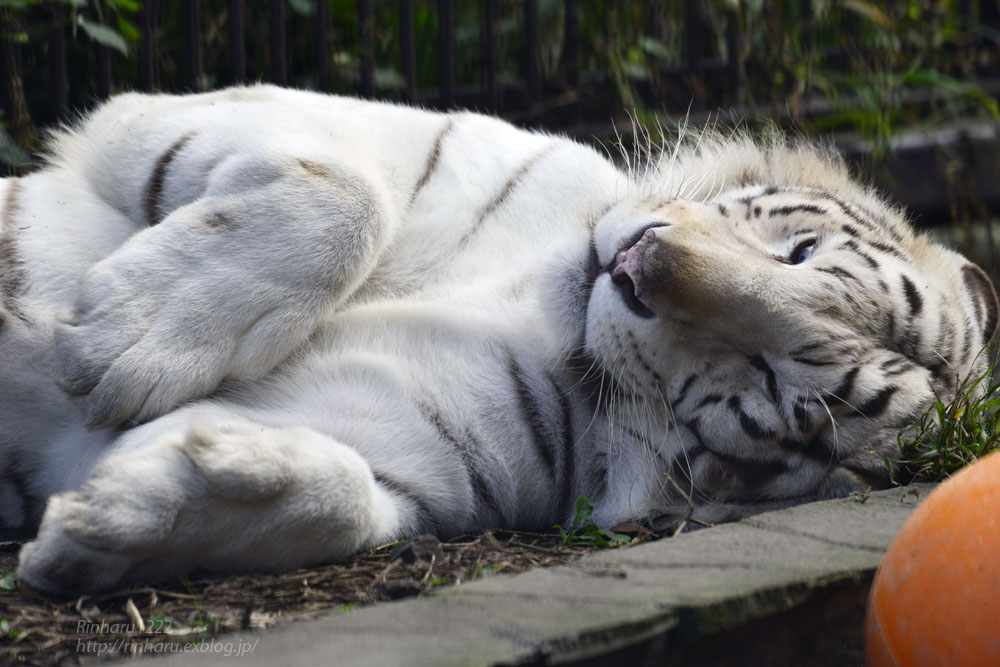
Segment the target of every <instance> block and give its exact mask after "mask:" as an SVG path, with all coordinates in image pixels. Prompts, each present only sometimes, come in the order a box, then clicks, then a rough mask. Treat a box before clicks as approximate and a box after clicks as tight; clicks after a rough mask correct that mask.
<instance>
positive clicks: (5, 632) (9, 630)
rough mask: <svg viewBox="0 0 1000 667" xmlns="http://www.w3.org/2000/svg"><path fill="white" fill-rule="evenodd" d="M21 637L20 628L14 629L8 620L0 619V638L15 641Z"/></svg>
mask: <svg viewBox="0 0 1000 667" xmlns="http://www.w3.org/2000/svg"><path fill="white" fill-rule="evenodd" d="M20 636H21V628H18V627H15V626H14V625H13V624H12V623H11V622H10V619H7V618H0V637H7V638H9V639H17V638H18V637H20Z"/></svg>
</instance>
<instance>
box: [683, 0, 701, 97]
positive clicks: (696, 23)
mask: <svg viewBox="0 0 1000 667" xmlns="http://www.w3.org/2000/svg"><path fill="white" fill-rule="evenodd" d="M685 5H686V6H685V15H684V20H685V22H686V23H687V26H686V29H685V31H684V32H685V33H687V68H688V72H690V73H691V75H692V76H693V77H694V79H695V82H696V83H695V91H694V92H697V89H698V87H699V86H701V84H702V82H703V80H704V77H703V74H704V67H703V61H702V42H701V36H702V35H701V33H702V20H701V7H700V6H699V2H698V0H687V1H686V3H685ZM699 106H700V105H699Z"/></svg>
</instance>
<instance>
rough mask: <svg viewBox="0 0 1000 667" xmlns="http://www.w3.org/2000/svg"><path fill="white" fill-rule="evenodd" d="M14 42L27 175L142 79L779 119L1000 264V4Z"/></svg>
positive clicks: (535, 118)
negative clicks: (36, 156)
mask: <svg viewBox="0 0 1000 667" xmlns="http://www.w3.org/2000/svg"><path fill="white" fill-rule="evenodd" d="M410 35H412V37H410ZM0 40H2V47H3V50H2V53H0V77H2V78H3V86H2V88H3V90H2V92H3V97H2V98H0V119H2V121H0V123H2V124H0V163H2V166H4V168H6V170H7V171H8V173H20V172H22V171H24V170H25V169H26V168H30V162H31V155H32V153H33V152H34V151H35V150H37V149H38V146H39V141H40V139H39V137H40V136H42V135H41V134H40V130H41V129H43V128H45V127H46V126H51V125H52V124H54V123H57V122H60V121H65V120H69V119H71V118H72V117H73V115H74V114H75V113H77V112H79V111H81V110H86V109H88V108H92V107H93V106H94V105H95V104H96V103H97V102H98V101H99V100H100V99H102V98H104V97H106V96H108V95H109V94H112V93H114V92H116V91H121V90H128V89H141V90H160V91H190V90H209V89H213V88H217V87H221V86H224V85H229V84H231V83H239V82H253V81H275V82H278V83H281V84H285V85H292V86H297V87H305V88H314V89H319V90H325V91H329V92H336V93H343V94H359V93H360V94H364V95H366V96H371V97H375V98H378V99H390V100H403V101H409V102H416V103H419V104H422V105H425V106H430V107H438V108H442V107H444V108H451V107H466V108H473V109H478V110H482V111H487V112H490V113H497V114H499V115H501V116H504V117H506V118H508V119H509V120H512V121H514V122H517V123H519V124H522V125H526V126H532V127H544V128H547V129H552V130H556V131H561V132H566V133H569V134H571V135H574V136H578V137H580V138H581V139H584V140H592V139H593V140H597V141H606V140H607V139H608V138H609V137H614V136H615V132H616V130H617V132H618V134H619V135H620V136H621V137H622V141H623V143H625V144H628V143H629V142H630V140H631V134H632V129H633V120H637V121H638V122H639V123H641V124H643V125H645V126H648V127H657V126H664V127H670V125H671V124H672V123H676V122H677V121H678V120H681V119H684V118H690V119H691V120H692V121H693V122H700V121H706V120H714V121H717V122H721V123H742V124H744V125H747V126H749V127H750V128H751V129H753V128H755V127H760V126H762V125H763V124H770V123H775V124H777V125H779V126H781V127H783V128H786V129H788V130H790V131H792V132H794V133H798V134H803V135H806V136H810V137H820V138H822V139H823V140H829V141H832V142H834V143H836V145H837V146H838V147H839V148H840V149H841V150H842V151H843V152H844V153H845V154H846V155H847V156H848V159H849V160H850V161H852V162H853V163H855V164H856V165H857V167H858V168H859V169H860V170H861V171H862V172H863V174H864V175H865V176H866V177H868V178H870V179H873V180H874V181H875V182H876V183H877V184H878V185H879V186H880V187H883V188H884V189H887V190H889V191H891V192H892V194H894V195H895V196H896V197H897V198H898V199H900V200H902V201H903V202H904V203H905V204H907V205H908V206H910V208H911V209H913V210H914V211H915V212H916V213H917V217H918V223H923V224H936V225H941V224H943V223H951V225H952V228H953V229H952V231H948V232H945V233H948V234H952V235H953V236H954V235H955V234H959V236H960V237H961V238H960V239H959V240H963V241H965V242H966V243H969V242H970V240H974V241H975V242H974V243H973V245H974V248H973V252H974V254H976V253H978V254H979V255H980V256H979V257H977V258H978V259H979V260H980V262H981V263H984V264H987V265H998V264H1000V261H998V259H1000V255H998V253H997V250H996V248H997V247H1000V242H998V243H993V233H994V229H993V226H992V225H984V224H982V223H985V222H987V221H988V220H989V219H990V218H991V217H992V216H993V215H994V214H995V212H996V211H997V210H998V209H1000V192H998V190H1000V188H998V187H997V184H998V183H1000V148H998V143H1000V139H998V132H997V128H998V125H1000V123H998V121H1000V106H998V92H1000V0H904V1H893V2H869V1H865V0H784V1H779V0H705V1H701V2H698V1H696V0H653V1H641V0H608V1H598V0H455V1H452V0H268V1H267V2H264V1H259V2H243V1H242V0H177V1H169V0H58V1H57V0H45V1H43V0H0ZM956 229H957V230H958V231H957V232H956V231H954V230H956ZM976 239H978V240H976ZM983 253H986V254H985V255H983Z"/></svg>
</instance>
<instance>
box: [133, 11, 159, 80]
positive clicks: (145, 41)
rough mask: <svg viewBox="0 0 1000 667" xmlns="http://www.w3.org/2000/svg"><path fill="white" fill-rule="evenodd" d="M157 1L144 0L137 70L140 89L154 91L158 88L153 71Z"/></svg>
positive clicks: (140, 20) (140, 12) (140, 17)
mask: <svg viewBox="0 0 1000 667" xmlns="http://www.w3.org/2000/svg"><path fill="white" fill-rule="evenodd" d="M156 4H157V3H156V0H143V3H142V7H141V8H140V9H139V25H140V26H141V28H142V39H141V41H140V43H139V57H138V59H137V68H138V74H139V88H141V89H142V90H154V89H155V88H156V73H155V72H154V70H153V48H154V43H155V41H156V40H155V36H156V35H155V34H154V33H155V30H156V27H155V26H156V20H155V16H156Z"/></svg>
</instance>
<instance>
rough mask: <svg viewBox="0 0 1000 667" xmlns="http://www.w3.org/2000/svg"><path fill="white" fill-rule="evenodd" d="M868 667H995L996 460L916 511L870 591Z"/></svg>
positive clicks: (999, 607) (999, 498) (999, 547)
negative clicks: (989, 666) (964, 666)
mask: <svg viewBox="0 0 1000 667" xmlns="http://www.w3.org/2000/svg"><path fill="white" fill-rule="evenodd" d="M865 658H866V662H867V664H868V665H871V666H873V667H874V666H877V667H882V666H883V665H899V666H901V667H910V666H911V665H913V666H916V665H928V666H934V667H938V666H941V665H951V666H956V665H977V666H978V665H1000V455H997V454H994V455H991V456H987V457H986V458H984V459H982V460H981V461H978V462H977V463H975V464H973V465H971V466H969V467H968V468H965V469H964V470H961V471H959V472H958V473H956V474H955V475H954V476H953V477H951V478H950V479H948V480H947V481H945V482H943V483H942V484H941V485H940V486H939V487H938V488H936V489H935V490H934V491H933V492H932V493H931V494H930V495H929V496H928V497H927V499H926V500H924V501H923V502H922V503H921V504H920V505H919V506H918V507H917V508H916V510H914V512H913V514H912V515H911V516H910V518H909V519H907V521H906V523H904V524H903V528H902V530H900V532H899V535H897V536H896V539H895V540H894V541H893V543H892V545H891V546H890V547H889V551H888V552H887V553H886V555H885V558H884V559H883V560H882V564H881V565H880V566H879V569H878V572H877V573H876V574H875V581H874V582H873V584H872V589H871V593H870V594H869V598H868V611H867V617H866V620H865Z"/></svg>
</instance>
